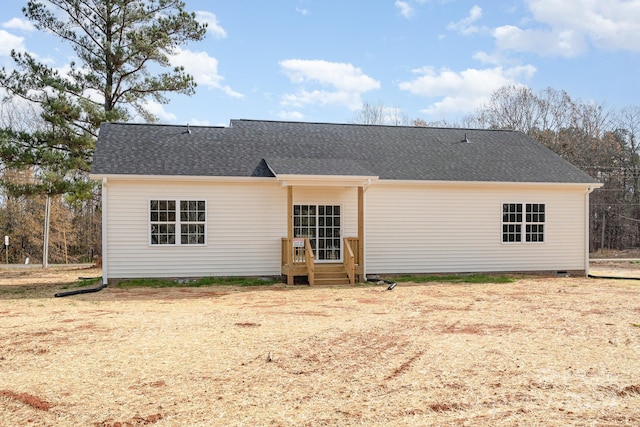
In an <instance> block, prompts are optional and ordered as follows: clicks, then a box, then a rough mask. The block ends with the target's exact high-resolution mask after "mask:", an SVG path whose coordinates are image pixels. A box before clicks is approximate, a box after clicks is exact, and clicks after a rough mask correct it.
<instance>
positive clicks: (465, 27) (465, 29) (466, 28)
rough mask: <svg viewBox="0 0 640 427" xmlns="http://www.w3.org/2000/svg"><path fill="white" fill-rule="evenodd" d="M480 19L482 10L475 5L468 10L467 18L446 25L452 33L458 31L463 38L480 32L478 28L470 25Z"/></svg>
mask: <svg viewBox="0 0 640 427" xmlns="http://www.w3.org/2000/svg"><path fill="white" fill-rule="evenodd" d="M481 17H482V8H481V7H480V6H477V5H476V6H473V7H472V8H471V10H469V16H467V17H466V18H463V19H461V20H460V21H458V22H450V23H449V25H447V29H448V30H452V31H458V32H459V33H461V34H463V35H465V36H466V35H469V34H473V33H477V32H478V31H480V28H478V27H477V26H475V25H472V24H473V23H474V22H476V21H477V20H478V19H480V18H481Z"/></svg>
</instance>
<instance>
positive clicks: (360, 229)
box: [358, 186, 365, 282]
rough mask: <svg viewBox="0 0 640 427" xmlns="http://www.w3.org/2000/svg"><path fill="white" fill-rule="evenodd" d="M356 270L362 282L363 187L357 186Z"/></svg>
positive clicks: (363, 278)
mask: <svg viewBox="0 0 640 427" xmlns="http://www.w3.org/2000/svg"><path fill="white" fill-rule="evenodd" d="M358 272H359V274H358V275H359V276H360V277H359V279H358V280H359V281H360V282H364V281H365V277H364V187H362V186H360V187H358Z"/></svg>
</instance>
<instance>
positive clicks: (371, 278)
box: [367, 276, 397, 291]
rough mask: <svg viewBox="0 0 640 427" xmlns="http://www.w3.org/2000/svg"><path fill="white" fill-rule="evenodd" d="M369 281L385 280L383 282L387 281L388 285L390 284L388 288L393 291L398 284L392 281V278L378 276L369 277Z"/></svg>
mask: <svg viewBox="0 0 640 427" xmlns="http://www.w3.org/2000/svg"><path fill="white" fill-rule="evenodd" d="M367 282H376V283H379V282H383V283H386V284H387V285H389V287H388V288H387V290H388V291H392V290H393V288H395V287H396V285H397V284H396V282H392V281H390V280H384V279H381V278H379V277H378V276H371V277H367Z"/></svg>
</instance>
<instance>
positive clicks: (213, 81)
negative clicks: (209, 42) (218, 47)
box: [170, 48, 244, 98]
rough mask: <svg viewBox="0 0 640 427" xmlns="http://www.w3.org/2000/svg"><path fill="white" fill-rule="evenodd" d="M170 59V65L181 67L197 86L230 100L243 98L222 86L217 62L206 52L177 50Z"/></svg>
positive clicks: (229, 88)
mask: <svg viewBox="0 0 640 427" xmlns="http://www.w3.org/2000/svg"><path fill="white" fill-rule="evenodd" d="M170 59H171V64H172V65H178V66H183V67H184V68H185V70H186V71H187V72H188V73H189V74H191V75H192V76H193V78H194V79H195V81H196V83H198V84H199V85H202V86H207V87H209V88H210V89H218V90H221V91H223V92H224V93H225V94H227V95H228V96H230V97H231V98H242V97H243V96H244V95H242V94H241V93H239V92H236V91H234V90H233V89H231V87H229V86H227V85H223V84H222V81H223V80H224V77H222V76H221V75H220V74H218V60H217V59H216V58H214V57H212V56H209V54H208V53H207V52H194V51H190V50H185V49H180V48H177V49H176V53H175V54H174V55H172V56H171V58H170Z"/></svg>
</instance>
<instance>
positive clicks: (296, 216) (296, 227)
mask: <svg viewBox="0 0 640 427" xmlns="http://www.w3.org/2000/svg"><path fill="white" fill-rule="evenodd" d="M341 226H342V221H341V209H340V206H337V205H294V206H293V237H306V238H308V239H309V243H311V247H312V248H313V253H314V255H315V257H316V261H318V262H341V261H342V232H341Z"/></svg>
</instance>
